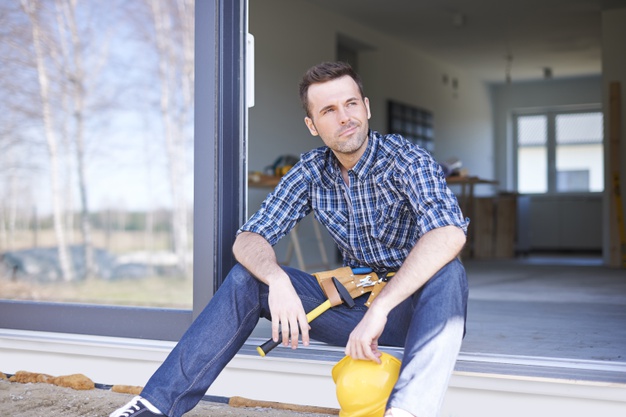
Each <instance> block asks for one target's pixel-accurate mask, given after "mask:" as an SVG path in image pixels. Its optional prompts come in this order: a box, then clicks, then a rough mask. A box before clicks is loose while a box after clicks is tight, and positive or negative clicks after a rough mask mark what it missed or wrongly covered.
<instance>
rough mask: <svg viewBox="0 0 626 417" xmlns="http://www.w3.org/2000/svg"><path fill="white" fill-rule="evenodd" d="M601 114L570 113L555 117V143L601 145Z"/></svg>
mask: <svg viewBox="0 0 626 417" xmlns="http://www.w3.org/2000/svg"><path fill="white" fill-rule="evenodd" d="M603 137H604V131H603V123H602V113H599V112H596V113H572V114H559V115H557V116H556V143H557V144H566V143H602V138H603Z"/></svg>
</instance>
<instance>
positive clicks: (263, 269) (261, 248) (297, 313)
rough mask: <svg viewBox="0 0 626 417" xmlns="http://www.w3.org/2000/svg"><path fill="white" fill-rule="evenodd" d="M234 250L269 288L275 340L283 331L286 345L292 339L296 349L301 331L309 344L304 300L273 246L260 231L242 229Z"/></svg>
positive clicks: (241, 260) (240, 259)
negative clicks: (257, 232) (278, 259)
mask: <svg viewBox="0 0 626 417" xmlns="http://www.w3.org/2000/svg"><path fill="white" fill-rule="evenodd" d="M233 253H234V255H235V258H237V260H238V261H239V262H240V263H241V264H242V265H243V266H244V267H246V269H247V270H248V271H250V272H251V273H252V275H254V276H255V278H256V279H258V280H259V281H261V282H263V283H265V284H267V286H268V287H269V289H270V291H269V295H268V303H269V307H270V314H271V315H272V339H273V340H274V341H275V342H277V341H278V338H279V333H281V334H282V339H283V345H285V346H287V345H288V344H289V339H290V338H291V347H292V348H293V349H295V348H296V347H298V335H299V332H300V331H301V332H302V343H303V344H304V345H305V346H308V344H309V324H308V322H307V319H306V313H305V312H304V308H303V307H302V301H301V300H300V297H298V294H297V293H296V290H295V289H294V288H293V285H292V284H291V280H290V279H289V276H288V275H287V273H286V272H285V271H284V270H283V269H282V268H281V267H280V265H279V264H278V262H277V261H276V254H275V253H274V249H273V248H272V246H271V245H270V244H269V243H268V242H267V240H265V239H264V238H263V237H262V236H261V235H259V234H256V233H252V232H243V233H241V234H239V235H238V236H237V238H236V239H235V243H234V245H233ZM279 328H280V329H281V330H280V331H279Z"/></svg>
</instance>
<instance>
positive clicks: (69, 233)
mask: <svg viewBox="0 0 626 417" xmlns="http://www.w3.org/2000/svg"><path fill="white" fill-rule="evenodd" d="M193 14H194V4H193V1H189V0H188V1H174V0H170V1H165V0H164V1H159V2H143V1H134V2H127V1H115V0H114V1H107V2H102V1H98V0H89V1H87V0H86V1H82V2H72V1H69V0H59V1H57V2H40V1H34V0H26V1H23V2H21V3H20V2H2V4H1V5H0V15H1V16H2V17H3V36H4V37H5V39H11V42H2V43H0V45H1V46H0V73H1V74H0V93H1V94H2V96H3V97H9V96H10V97H12V99H11V100H2V103H1V104H0V105H1V106H2V108H1V111H0V129H1V130H0V167H1V168H0V196H1V200H0V254H1V259H0V282H1V284H0V298H4V299H29V300H45V301H61V302H81V303H93V304H124V305H141V306H159V307H166V308H167V307H176V308H191V305H192V280H191V270H192V256H191V253H192V252H191V247H192V230H193V229H192V211H191V210H192V206H193V200H192V198H193V194H192V191H193V187H192V183H193V178H192V173H193V166H192V161H193V158H192V156H193V131H192V127H193V85H194V74H193V65H194V63H193Z"/></svg>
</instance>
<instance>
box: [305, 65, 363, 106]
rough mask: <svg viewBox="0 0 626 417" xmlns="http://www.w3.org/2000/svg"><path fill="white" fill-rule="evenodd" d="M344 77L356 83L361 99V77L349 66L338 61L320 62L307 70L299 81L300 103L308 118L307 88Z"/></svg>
mask: <svg viewBox="0 0 626 417" xmlns="http://www.w3.org/2000/svg"><path fill="white" fill-rule="evenodd" d="M346 75H347V76H349V77H351V78H352V79H353V80H354V82H356V85H357V86H358V87H359V93H361V97H364V94H363V83H362V82H361V77H359V74H357V73H356V71H354V70H353V69H352V67H351V66H350V64H347V63H345V62H340V61H337V62H322V63H321V64H318V65H315V66H314V67H311V68H309V69H308V71H307V72H305V73H304V76H303V77H302V81H300V101H301V102H302V107H303V108H304V112H305V113H306V115H307V116H308V117H311V114H310V112H309V87H311V85H313V84H319V83H325V82H327V81H332V80H335V79H337V78H341V77H344V76H346Z"/></svg>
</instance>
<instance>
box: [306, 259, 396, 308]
mask: <svg viewBox="0 0 626 417" xmlns="http://www.w3.org/2000/svg"><path fill="white" fill-rule="evenodd" d="M381 275H383V274H381ZM391 275H393V273H385V274H384V275H383V276H381V277H379V274H377V273H376V272H367V273H354V272H353V271H352V268H350V267H349V266H344V267H342V268H337V269H332V270H329V271H321V272H316V273H314V274H313V276H314V277H315V278H316V279H317V282H318V284H319V285H320V287H322V291H324V294H326V297H328V299H329V300H330V304H331V305H332V306H336V305H339V304H341V298H340V297H339V293H338V292H337V289H336V288H335V286H334V285H333V282H332V277H335V278H337V279H338V280H339V282H341V283H342V284H343V286H344V287H346V289H347V290H348V292H349V293H350V296H351V297H352V298H353V299H354V298H357V297H360V296H362V295H363V294H365V293H370V295H369V298H368V299H367V302H366V303H365V306H366V307H369V306H370V304H371V303H372V301H374V298H376V296H377V295H378V294H379V293H380V291H381V290H382V289H383V288H384V287H385V284H387V280H388V277H389V276H391Z"/></svg>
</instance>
